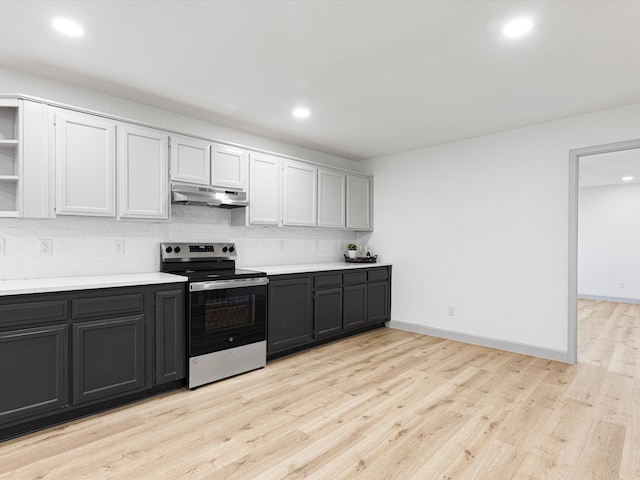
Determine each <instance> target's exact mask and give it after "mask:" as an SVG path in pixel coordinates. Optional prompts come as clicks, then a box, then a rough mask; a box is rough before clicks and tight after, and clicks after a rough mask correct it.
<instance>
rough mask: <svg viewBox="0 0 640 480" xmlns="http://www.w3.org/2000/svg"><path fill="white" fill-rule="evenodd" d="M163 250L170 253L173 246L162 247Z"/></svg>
mask: <svg viewBox="0 0 640 480" xmlns="http://www.w3.org/2000/svg"><path fill="white" fill-rule="evenodd" d="M164 251H165V252H167V253H171V252H173V248H171V247H167V248H165V249H164Z"/></svg>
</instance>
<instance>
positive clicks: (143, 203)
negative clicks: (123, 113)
mask: <svg viewBox="0 0 640 480" xmlns="http://www.w3.org/2000/svg"><path fill="white" fill-rule="evenodd" d="M168 140H169V137H168V136H167V135H166V134H165V133H162V132H159V131H157V130H152V129H150V128H142V127H135V126H131V125H118V191H119V199H118V216H119V217H122V218H158V219H166V218H169V194H168V192H169V175H168V163H167V156H168Z"/></svg>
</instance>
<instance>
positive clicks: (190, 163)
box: [171, 135, 210, 185]
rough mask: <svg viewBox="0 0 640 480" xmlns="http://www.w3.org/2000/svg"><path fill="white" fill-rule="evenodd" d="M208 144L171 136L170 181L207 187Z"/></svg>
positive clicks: (208, 166) (202, 141)
mask: <svg viewBox="0 0 640 480" xmlns="http://www.w3.org/2000/svg"><path fill="white" fill-rule="evenodd" d="M209 150H210V145H209V142H206V141H204V140H199V139H197V138H192V137H185V136H181V135H171V180H172V181H175V182H187V183H195V184H198V185H209V175H210V174H209V172H210V153H209Z"/></svg>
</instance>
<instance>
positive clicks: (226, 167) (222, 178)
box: [211, 143, 249, 190]
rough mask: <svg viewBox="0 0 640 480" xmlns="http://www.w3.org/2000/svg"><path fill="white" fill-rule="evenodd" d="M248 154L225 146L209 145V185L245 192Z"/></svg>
mask: <svg viewBox="0 0 640 480" xmlns="http://www.w3.org/2000/svg"><path fill="white" fill-rule="evenodd" d="M248 157H249V155H248V153H247V151H246V150H242V149H240V148H235V147H229V146H227V145H218V144H216V143H214V144H213V145H211V185H213V186H214V187H223V188H230V189H233V190H245V189H246V180H247V164H248Z"/></svg>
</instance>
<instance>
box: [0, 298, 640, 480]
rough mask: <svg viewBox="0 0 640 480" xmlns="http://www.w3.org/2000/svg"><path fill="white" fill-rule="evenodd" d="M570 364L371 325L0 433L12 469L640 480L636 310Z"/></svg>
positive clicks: (609, 313) (589, 331)
mask: <svg viewBox="0 0 640 480" xmlns="http://www.w3.org/2000/svg"><path fill="white" fill-rule="evenodd" d="M579 316H580V320H579V340H578V346H579V363H578V364H577V365H566V364H562V363H558V362H553V361H550V360H544V359H539V358H533V357H528V356H525V355H517V354H513V353H508V352H503V351H498V350H493V349H488V348H483V347H478V346H473V345H465V344H462V343H458V342H453V341H448V340H443V339H438V338H434V337H428V336H423V335H419V334H414V333H409V332H403V331H397V330H392V329H379V330H376V331H372V332H368V333H366V334H363V335H359V336H357V337H353V338H349V339H346V340H342V341H339V342H335V343H331V344H328V345H325V346H322V347H319V348H316V349H313V350H309V351H306V352H302V353H299V354H296V355H291V356H288V357H284V358H281V359H279V360H276V361H273V362H269V364H268V365H267V367H266V368H264V369H262V370H259V371H255V372H250V373H248V374H245V375H241V376H238V377H235V378H231V379H228V380H225V381H221V382H217V383H215V384H212V385H208V386H205V387H202V388H199V389H197V390H194V391H187V390H183V391H178V392H172V393H167V394H164V395H161V396H158V397H155V398H151V399H148V400H145V401H143V402H139V403H137V404H134V405H128V406H124V407H121V408H118V409H114V410H111V411H109V412H105V413H102V414H99V415H94V416H92V417H88V418H85V419H81V420H77V421H74V422H71V423H68V424H66V425H62V426H58V427H54V428H51V429H48V430H45V431H42V432H37V433H34V434H31V435H27V436H23V437H21V438H18V439H14V440H10V441H7V442H4V443H0V479H1V480H6V479H12V480H35V479H41V480H52V479H55V480H58V479H65V480H67V479H72V480H76V479H91V480H102V479H109V480H130V479H134V480H146V479H149V480H151V479H153V480H158V479H161V480H164V479H185V480H186V479H188V480H194V479H197V480H199V479H207V480H218V479H220V480H223V479H224V480H233V479H236V480H249V479H250V480H255V479H258V480H279V479H287V480H289V479H312V480H324V479H329V480H350V479H354V478H361V479H364V480H378V479H379V480H389V479H398V480H414V479H415V480H424V479H427V480H431V479H482V480H485V479H496V480H502V479H509V480H511V479H518V480H531V479H546V480H551V479H562V480H566V479H570V480H571V479H576V480H583V479H592V478H593V479H596V478H597V479H612V480H613V479H622V480H640V453H639V452H640V358H639V355H640V306H638V305H627V304H611V303H607V302H601V301H593V300H585V301H581V302H580V304H579Z"/></svg>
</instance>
